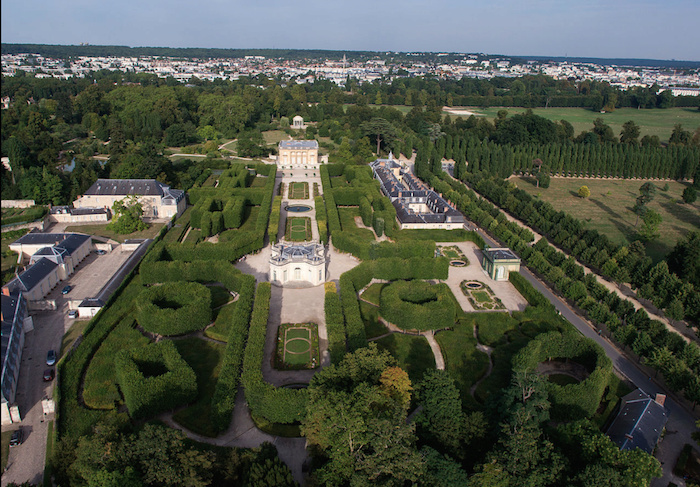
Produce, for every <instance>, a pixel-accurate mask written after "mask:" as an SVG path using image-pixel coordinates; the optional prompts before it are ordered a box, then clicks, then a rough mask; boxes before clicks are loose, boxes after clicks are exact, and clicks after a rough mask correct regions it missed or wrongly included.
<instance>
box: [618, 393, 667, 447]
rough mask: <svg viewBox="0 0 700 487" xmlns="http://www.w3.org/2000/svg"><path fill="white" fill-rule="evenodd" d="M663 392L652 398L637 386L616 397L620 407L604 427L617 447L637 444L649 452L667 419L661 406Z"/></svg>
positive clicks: (664, 408) (662, 405) (654, 445)
mask: <svg viewBox="0 0 700 487" xmlns="http://www.w3.org/2000/svg"><path fill="white" fill-rule="evenodd" d="M665 399H666V396H664V395H662V394H657V395H656V399H652V398H651V397H650V396H649V395H648V394H647V393H646V392H644V391H643V390H641V389H637V390H636V391H633V392H630V393H629V394H627V395H626V396H625V397H623V398H622V399H621V400H620V401H621V402H620V411H619V412H618V414H617V416H616V417H615V419H614V420H613V422H612V423H611V424H610V427H609V428H608V432H607V433H608V436H609V437H610V439H611V440H612V441H613V442H614V443H615V444H616V445H617V446H618V447H620V450H634V449H635V448H640V449H642V450H644V451H645V452H647V453H649V454H651V453H653V451H654V448H655V447H656V443H657V442H658V441H659V437H660V436H661V432H662V431H663V429H664V428H665V427H666V423H667V422H668V416H669V411H668V409H666V407H664V401H665Z"/></svg>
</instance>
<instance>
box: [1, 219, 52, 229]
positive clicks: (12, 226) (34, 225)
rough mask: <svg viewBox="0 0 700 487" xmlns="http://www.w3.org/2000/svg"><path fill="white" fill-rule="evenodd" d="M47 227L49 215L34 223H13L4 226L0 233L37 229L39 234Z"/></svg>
mask: <svg viewBox="0 0 700 487" xmlns="http://www.w3.org/2000/svg"><path fill="white" fill-rule="evenodd" d="M49 225H50V222H49V215H46V216H45V217H44V218H42V219H41V220H37V221H35V222H29V223H14V224H10V225H4V226H3V227H2V231H3V232H10V231H12V230H20V229H22V228H38V229H39V231H40V232H44V231H46V229H47V228H48V227H49Z"/></svg>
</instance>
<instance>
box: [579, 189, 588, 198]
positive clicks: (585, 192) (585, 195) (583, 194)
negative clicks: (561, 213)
mask: <svg viewBox="0 0 700 487" xmlns="http://www.w3.org/2000/svg"><path fill="white" fill-rule="evenodd" d="M578 195H579V197H581V198H588V197H589V196H590V195H591V190H590V189H588V186H581V187H580V188H579V189H578Z"/></svg>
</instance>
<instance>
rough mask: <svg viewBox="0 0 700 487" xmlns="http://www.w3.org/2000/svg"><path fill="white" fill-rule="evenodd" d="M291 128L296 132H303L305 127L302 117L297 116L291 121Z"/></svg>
mask: <svg viewBox="0 0 700 487" xmlns="http://www.w3.org/2000/svg"><path fill="white" fill-rule="evenodd" d="M292 128H293V129H297V130H304V129H306V125H304V117H302V116H300V115H297V116H296V117H294V118H293V119H292Z"/></svg>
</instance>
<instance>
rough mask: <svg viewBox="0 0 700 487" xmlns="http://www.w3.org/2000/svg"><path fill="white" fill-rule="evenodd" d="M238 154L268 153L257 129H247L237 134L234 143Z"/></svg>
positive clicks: (257, 155) (260, 154) (248, 155)
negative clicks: (236, 139) (236, 140)
mask: <svg viewBox="0 0 700 487" xmlns="http://www.w3.org/2000/svg"><path fill="white" fill-rule="evenodd" d="M236 150H237V151H238V155H239V156H242V157H261V156H265V155H267V154H268V152H269V150H268V149H267V146H266V143H265V139H264V138H263V135H262V133H261V132H260V131H259V130H254V131H247V132H242V133H240V134H238V142H237V143H236Z"/></svg>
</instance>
